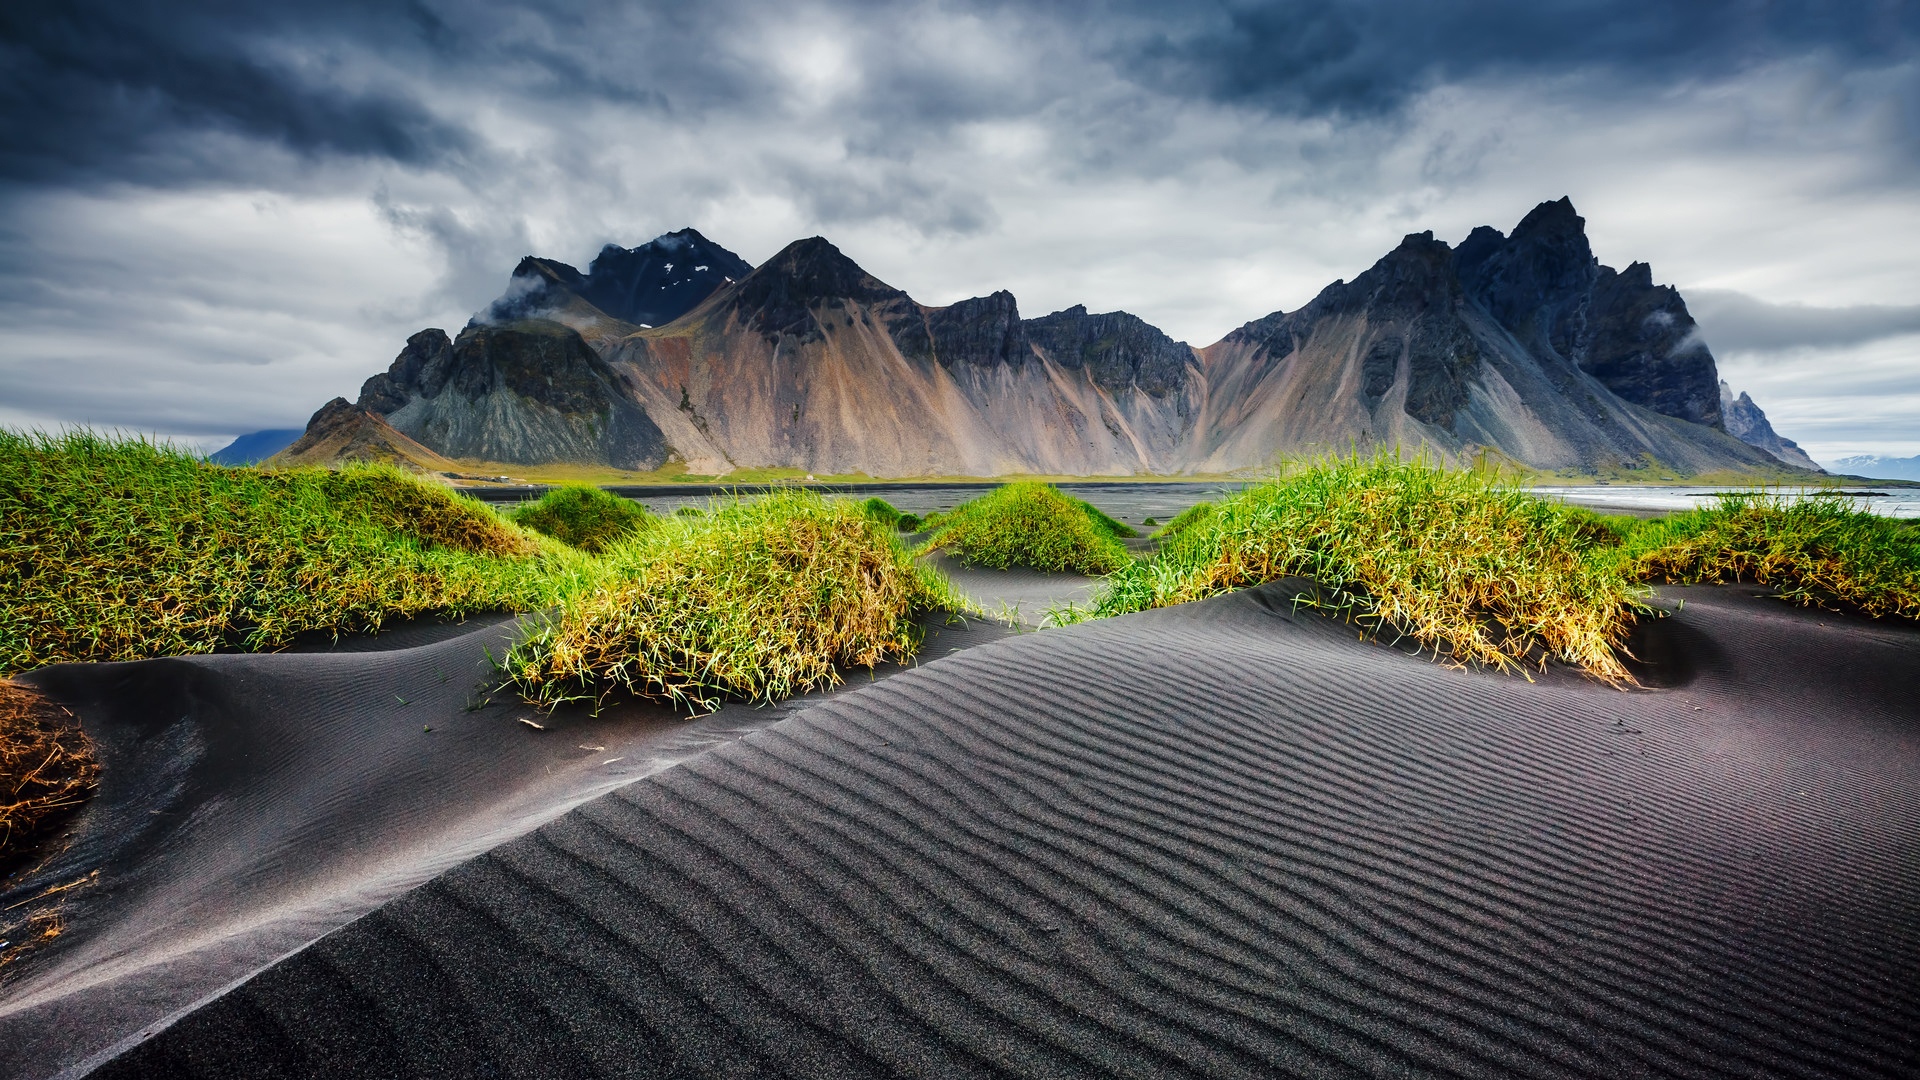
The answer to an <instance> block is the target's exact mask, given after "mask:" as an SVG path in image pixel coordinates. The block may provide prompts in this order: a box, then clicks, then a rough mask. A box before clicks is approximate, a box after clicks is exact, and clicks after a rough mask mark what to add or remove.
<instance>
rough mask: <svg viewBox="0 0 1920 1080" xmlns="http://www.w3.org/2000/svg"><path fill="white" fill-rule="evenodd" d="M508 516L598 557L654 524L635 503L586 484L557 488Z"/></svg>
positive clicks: (651, 516) (515, 522) (525, 526)
mask: <svg viewBox="0 0 1920 1080" xmlns="http://www.w3.org/2000/svg"><path fill="white" fill-rule="evenodd" d="M507 516H508V517H509V518H510V519H511V520H512V521H513V523H514V524H516V525H519V526H521V527H522V528H527V529H532V530H533V531H535V532H537V533H541V534H542V535H545V536H551V537H553V538H554V539H555V540H558V541H560V542H561V543H563V544H567V545H569V546H571V547H576V548H579V549H580V550H581V551H590V552H593V553H595V554H598V553H600V552H602V551H605V550H606V549H607V548H608V547H610V546H611V545H612V544H613V543H614V542H615V541H617V540H620V539H622V538H623V537H625V536H627V535H628V534H630V533H634V532H637V531H639V530H641V529H644V528H646V527H647V525H648V524H650V523H651V522H652V521H653V520H654V518H653V515H652V514H649V513H647V511H646V510H645V509H644V508H643V507H641V506H640V504H639V503H636V502H634V501H633V500H632V499H623V498H621V497H620V496H618V495H615V494H613V493H611V492H608V491H604V490H602V489H600V488H597V487H591V486H589V485H586V484H574V485H570V486H568V487H561V488H555V489H553V490H552V491H549V492H547V493H546V494H545V495H542V496H541V497H540V498H539V500H538V501H536V502H531V503H527V504H526V505H525V506H520V507H516V508H515V509H514V510H513V511H512V512H510V513H509V514H508V515H507Z"/></svg>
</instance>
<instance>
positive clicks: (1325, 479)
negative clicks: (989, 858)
mask: <svg viewBox="0 0 1920 1080" xmlns="http://www.w3.org/2000/svg"><path fill="white" fill-rule="evenodd" d="M1160 535H1161V537H1162V545H1161V548H1160V550H1159V552H1158V553H1157V554H1156V555H1155V556H1154V558H1153V559H1151V560H1150V561H1148V562H1146V563H1132V564H1127V565H1126V566H1124V567H1123V568H1122V569H1121V570H1120V572H1119V573H1116V574H1114V575H1113V576H1112V577H1111V578H1110V579H1109V580H1108V586H1107V589H1106V591H1105V592H1104V593H1102V594H1101V595H1100V596H1099V597H1098V598H1097V599H1096V601H1095V603H1094V606H1093V608H1092V610H1091V612H1090V613H1089V614H1091V615H1095V616H1103V615H1115V614H1121V613H1125V612H1130V611H1140V610H1143V609H1146V608H1153V607H1163V606H1166V605H1169V604H1178V603H1183V602H1185V601H1189V600H1198V599H1202V598H1204V597H1207V596H1213V595H1216V594H1219V593H1222V592H1226V591H1229V590H1232V589H1236V588H1241V587H1245V586H1249V585H1257V584H1260V583H1262V582H1266V581H1271V580H1273V579H1275V578H1279V577H1284V576H1289V575H1300V576H1304V577H1310V578H1313V579H1314V580H1316V581H1317V582H1318V583H1319V584H1320V585H1321V586H1323V587H1324V588H1326V589H1328V590H1329V595H1328V598H1327V599H1324V600H1322V601H1320V604H1321V606H1324V607H1327V608H1329V609H1330V610H1332V611H1333V612H1334V613H1336V614H1340V615H1343V616H1346V617H1349V618H1353V619H1356V620H1358V621H1361V622H1363V623H1371V624H1373V625H1374V627H1375V629H1376V630H1384V629H1391V630H1395V631H1397V632H1398V633H1400V634H1403V635H1406V636H1410V637H1412V638H1413V639H1414V640H1415V641H1417V642H1419V643H1420V644H1421V645H1423V646H1425V647H1429V648H1432V649H1434V650H1436V652H1442V653H1446V654H1449V655H1451V656H1452V657H1454V658H1455V659H1459V660H1463V661H1471V662H1475V663H1482V664H1488V665H1491V666H1494V667H1499V668H1511V667H1515V666H1517V665H1520V664H1535V663H1544V662H1545V661H1546V659H1547V658H1548V657H1557V658H1559V659H1562V660H1565V661H1567V662H1569V663H1572V664H1575V665H1578V666H1580V667H1582V668H1584V669H1585V670H1587V671H1588V672H1590V673H1592V674H1594V675H1596V676H1598V677H1600V678H1603V679H1606V680H1609V681H1616V682H1618V681H1629V680H1630V676H1629V674H1628V672H1627V670H1626V668H1625V667H1624V666H1623V665H1622V663H1621V661H1620V658H1619V655H1618V653H1619V651H1620V649H1621V646H1622V643H1623V642H1624V641H1625V639H1626V636H1627V634H1628V632H1629V631H1630V630H1631V628H1632V623H1633V618H1634V614H1635V612H1636V611H1637V610H1638V606H1639V605H1638V601H1639V598H1640V595H1641V592H1642V590H1639V589H1637V588H1635V587H1634V586H1633V585H1632V584H1631V583H1630V582H1629V581H1628V580H1627V579H1626V577H1625V576H1624V575H1623V573H1622V572H1621V570H1620V568H1619V567H1618V565H1617V561H1616V560H1614V559H1612V558H1611V557H1609V554H1608V553H1609V552H1610V551H1611V550H1612V547H1611V534H1610V533H1608V532H1607V531H1606V530H1605V529H1604V528H1601V527H1599V526H1597V525H1596V523H1595V521H1594V515H1591V514H1586V513H1584V512H1579V511H1574V510H1571V509H1570V508H1568V507H1564V506H1560V505H1558V504H1555V503H1551V502H1548V501H1547V500H1545V499H1541V498H1538V497H1536V496H1533V495H1530V494H1527V493H1525V492H1522V491H1517V490H1510V489H1503V488H1500V487H1498V486H1496V485H1495V484H1494V483H1492V482H1491V481H1489V480H1487V479H1485V478H1482V477H1479V476H1476V475H1474V474H1472V473H1466V472H1448V471H1445V470H1443V469H1440V468H1437V467H1433V466H1431V465H1429V464H1427V463H1424V462H1402V461H1400V460H1398V459H1396V458H1394V457H1391V456H1386V455H1382V456H1379V457H1375V458H1373V459H1370V460H1369V459H1361V458H1350V459H1344V460H1337V461H1332V462H1327V463H1324V464H1321V465H1317V466H1313V467H1310V468H1308V469H1306V470H1305V471H1303V472H1301V473H1299V474H1297V475H1295V476H1292V477H1290V478H1287V479H1284V480H1279V481H1274V482H1270V483H1266V484H1259V485H1255V486H1252V487H1248V488H1246V489H1244V490H1243V491H1241V492H1239V493H1237V494H1235V495H1232V496H1229V497H1228V498H1225V499H1223V500H1221V501H1220V502H1218V503H1212V504H1201V505H1200V506H1196V507H1194V508H1192V509H1190V510H1188V511H1187V512H1186V513H1184V514H1182V515H1180V517H1179V518H1176V519H1175V520H1174V521H1173V522H1171V523H1169V524H1168V525H1167V527H1166V528H1164V529H1162V530H1161V533H1160ZM1062 621H1070V620H1062Z"/></svg>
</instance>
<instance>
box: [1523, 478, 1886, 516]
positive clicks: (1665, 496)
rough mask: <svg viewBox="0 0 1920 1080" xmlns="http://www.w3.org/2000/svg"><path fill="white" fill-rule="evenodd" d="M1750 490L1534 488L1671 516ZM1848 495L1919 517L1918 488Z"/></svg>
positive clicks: (1866, 488) (1782, 490)
mask: <svg viewBox="0 0 1920 1080" xmlns="http://www.w3.org/2000/svg"><path fill="white" fill-rule="evenodd" d="M1743 490H1752V489H1750V488H1727V487H1720V488H1717V487H1702V486H1697V485H1696V486H1681V485H1674V486H1671V487H1625V486H1622V487H1611V486H1600V485H1590V486H1582V487H1536V488H1534V489H1533V491H1534V492H1535V493H1536V494H1539V495H1544V496H1546V497H1547V498H1550V499H1560V500H1562V501H1564V502H1570V503H1573V504H1574V505H1576V506H1587V507H1591V508H1593V509H1595V510H1609V511H1614V512H1622V511H1624V512H1626V513H1631V514H1640V515H1656V514H1670V513H1673V512H1675V511H1678V510H1692V509H1694V508H1695V507H1699V506H1711V505H1712V504H1713V502H1714V500H1715V499H1717V498H1719V497H1720V495H1721V494H1723V493H1728V492H1736V491H1743ZM1768 490H1769V491H1770V492H1772V493H1774V494H1778V495H1782V496H1785V497H1787V498H1790V499H1798V498H1800V497H1802V496H1803V495H1804V494H1806V493H1808V492H1811V491H1813V490H1816V489H1799V488H1786V487H1778V488H1769V489H1768ZM1842 490H1844V491H1847V492H1874V493H1875V494H1872V495H1857V496H1855V497H1854V498H1853V500H1852V501H1853V504H1854V505H1855V506H1857V507H1859V508H1860V509H1862V510H1870V511H1872V512H1873V513H1876V514H1884V515H1885V516H1887V517H1898V518H1911V517H1920V488H1901V487H1876V486H1874V485H1872V484H1871V483H1868V484H1862V485H1859V486H1856V487H1848V488H1844V489H1842Z"/></svg>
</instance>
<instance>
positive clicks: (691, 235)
mask: <svg viewBox="0 0 1920 1080" xmlns="http://www.w3.org/2000/svg"><path fill="white" fill-rule="evenodd" d="M752 272H753V267H751V266H749V265H747V261H746V260H745V259H742V258H741V257H740V256H738V255H735V254H734V253H733V252H731V251H728V250H727V249H726V248H723V247H721V246H720V245H719V244H716V243H714V242H713V241H711V240H709V239H707V238H706V237H704V236H702V235H700V233H699V232H697V231H696V230H694V229H681V230H679V231H678V232H670V233H666V234H664V235H661V236H656V237H654V238H653V239H652V240H649V241H648V242H646V243H644V244H642V245H640V246H639V247H634V248H623V247H620V246H619V245H617V244H608V245H607V246H605V247H603V248H601V249H600V254H598V255H596V256H594V259H593V263H592V264H591V265H590V266H588V268H587V275H586V278H585V280H584V281H583V282H582V284H581V286H580V288H579V290H578V291H579V293H580V295H581V296H582V297H583V298H585V299H586V301H587V302H588V303H590V304H592V305H593V306H594V307H597V308H599V309H600V310H601V311H604V312H606V313H607V314H609V315H611V316H613V317H614V318H616V319H623V320H625V321H627V322H630V323H636V324H639V325H642V326H664V325H666V324H667V323H670V322H672V321H673V320H675V319H677V318H679V317H680V316H682V315H684V314H686V313H687V312H689V311H691V310H693V308H694V307H695V306H697V305H698V304H699V303H700V301H702V300H705V299H706V298H707V297H709V296H711V295H713V293H714V290H716V289H719V288H720V287H721V286H723V285H727V284H730V283H732V282H735V281H739V280H740V279H742V278H744V277H746V276H747V275H748V274H749V273H752Z"/></svg>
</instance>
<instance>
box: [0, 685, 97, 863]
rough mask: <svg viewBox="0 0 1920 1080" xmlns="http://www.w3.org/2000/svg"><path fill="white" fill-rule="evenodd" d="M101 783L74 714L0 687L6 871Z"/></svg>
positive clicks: (1, 846) (0, 859)
mask: <svg viewBox="0 0 1920 1080" xmlns="http://www.w3.org/2000/svg"><path fill="white" fill-rule="evenodd" d="M99 783H100V763H99V762H98V761H97V760H95V758H94V752H93V741H92V740H90V739H88V738H87V736H86V733H85V732H83V731H81V730H80V724H79V722H78V721H77V720H75V719H74V717H73V714H72V713H69V712H68V711H67V710H65V709H63V708H61V707H60V706H58V705H55V704H54V703H53V702H51V701H48V700H47V699H46V698H45V697H43V696H41V695H40V694H38V693H36V692H35V691H33V690H31V689H29V688H27V687H25V686H22V685H20V684H18V683H14V682H5V681H0V868H4V867H6V866H7V865H8V864H9V863H12V862H13V861H14V860H15V859H17V858H18V857H20V856H22V855H24V854H26V852H28V851H29V850H30V849H31V848H32V847H33V846H34V845H35V844H37V843H38V842H39V841H40V840H41V839H43V838H44V837H45V835H46V834H47V833H49V832H51V831H52V830H53V829H54V828H56V827H57V826H59V825H60V824H61V823H62V822H63V821H65V820H66V818H67V817H68V816H69V815H70V814H72V813H73V812H74V811H75V810H77V809H79V807H80V804H81V803H83V802H85V801H86V800H87V797H88V796H89V795H91V794H92V793H93V789H94V788H96V787H98V786H99Z"/></svg>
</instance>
